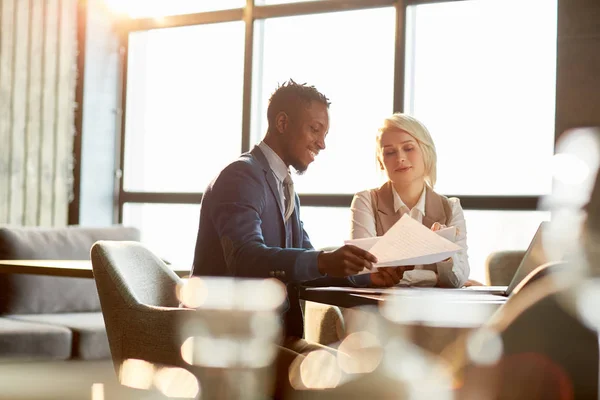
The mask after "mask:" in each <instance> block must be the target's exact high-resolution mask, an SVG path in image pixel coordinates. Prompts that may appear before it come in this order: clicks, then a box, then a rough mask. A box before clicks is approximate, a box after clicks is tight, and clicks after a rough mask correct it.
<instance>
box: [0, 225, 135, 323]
mask: <svg viewBox="0 0 600 400" xmlns="http://www.w3.org/2000/svg"><path fill="white" fill-rule="evenodd" d="M139 237H140V234H139V231H138V230H137V229H135V228H128V227H123V226H112V227H107V228H82V227H79V226H71V227H67V228H39V227H25V228H23V227H4V228H0V259H4V260H18V259H21V260H89V258H90V249H91V247H92V245H93V244H94V243H95V242H97V241H98V240H139ZM86 311H100V301H99V300H98V293H97V291H96V285H95V283H94V281H93V280H92V279H85V278H64V277H50V276H33V275H19V274H0V313H2V314H45V313H69V312H86Z"/></svg>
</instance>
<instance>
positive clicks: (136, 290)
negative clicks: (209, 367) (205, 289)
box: [91, 241, 195, 372]
mask: <svg viewBox="0 0 600 400" xmlns="http://www.w3.org/2000/svg"><path fill="white" fill-rule="evenodd" d="M91 258H92V268H93V271H94V278H95V281H96V287H97V289H98V295H99V297H100V305H101V307H102V314H103V316H104V323H105V325H106V331H107V334H108V342H109V346H110V352H111V355H112V359H113V363H114V366H115V369H116V370H117V372H118V371H119V368H120V366H121V364H122V363H123V361H125V360H127V359H141V360H145V361H148V362H151V363H157V364H165V365H172V366H180V367H184V368H186V369H190V366H189V365H188V364H187V363H185V362H184V361H183V359H182V358H181V346H182V344H183V340H182V337H181V335H180V333H179V332H180V331H179V329H178V328H179V327H181V326H184V324H185V323H186V322H187V321H188V320H190V319H192V318H194V316H195V315H194V314H195V313H194V311H193V310H190V309H185V308H179V300H178V299H177V294H176V289H177V285H178V284H180V283H181V279H180V278H179V277H178V276H177V275H176V274H175V273H174V272H173V271H172V270H171V269H170V268H169V267H167V266H166V265H165V263H164V262H163V261H162V260H160V259H159V258H158V257H157V256H155V255H154V254H153V253H152V252H151V251H150V250H148V249H147V248H145V247H144V246H143V245H142V244H141V243H138V242H111V241H99V242H97V243H96V244H94V246H93V247H92V250H91Z"/></svg>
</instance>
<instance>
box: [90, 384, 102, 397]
mask: <svg viewBox="0 0 600 400" xmlns="http://www.w3.org/2000/svg"><path fill="white" fill-rule="evenodd" d="M92 400H104V384H103V383H94V384H93V385H92Z"/></svg>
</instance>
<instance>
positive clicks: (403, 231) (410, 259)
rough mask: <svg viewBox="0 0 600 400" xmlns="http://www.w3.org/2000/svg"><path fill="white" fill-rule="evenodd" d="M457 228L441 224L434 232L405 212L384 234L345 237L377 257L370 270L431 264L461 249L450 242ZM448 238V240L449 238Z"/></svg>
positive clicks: (365, 271)
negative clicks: (363, 237)
mask: <svg viewBox="0 0 600 400" xmlns="http://www.w3.org/2000/svg"><path fill="white" fill-rule="evenodd" d="M455 237H456V228H454V227H450V228H444V229H441V230H438V231H437V232H434V231H432V230H430V229H427V228H426V227H425V226H423V225H422V224H420V223H419V222H417V221H415V220H414V219H412V218H411V217H410V216H408V215H407V214H405V215H404V216H402V218H400V220H398V222H396V223H395V224H394V226H392V227H391V228H390V229H389V230H388V231H387V232H386V233H385V235H383V236H381V237H373V238H366V239H354V240H347V241H346V244H353V245H355V246H357V247H360V248H362V249H364V250H367V251H368V252H369V253H371V254H373V255H374V256H375V257H377V260H378V262H377V263H376V264H374V267H375V268H374V269H373V270H363V271H361V272H360V273H369V272H375V270H376V268H377V267H397V266H412V265H420V264H433V263H437V262H440V261H442V260H445V259H447V258H449V257H451V256H452V255H453V254H454V253H456V252H457V251H459V250H461V247H460V246H458V245H456V244H455V243H453V242H452V240H454V238H455ZM449 239H450V240H449Z"/></svg>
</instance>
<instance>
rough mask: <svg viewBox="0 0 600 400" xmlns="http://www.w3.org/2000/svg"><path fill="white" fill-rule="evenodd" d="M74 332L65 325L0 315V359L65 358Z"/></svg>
mask: <svg viewBox="0 0 600 400" xmlns="http://www.w3.org/2000/svg"><path fill="white" fill-rule="evenodd" d="M71 342H72V334H71V331H70V330H69V329H67V328H65V327H63V326H53V325H48V324H38V323H34V322H27V321H18V320H13V319H10V318H0V360H2V361H8V360H13V359H28V360H29V359H31V360H33V359H35V360H39V359H47V360H66V359H68V358H69V357H70V356H71Z"/></svg>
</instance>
